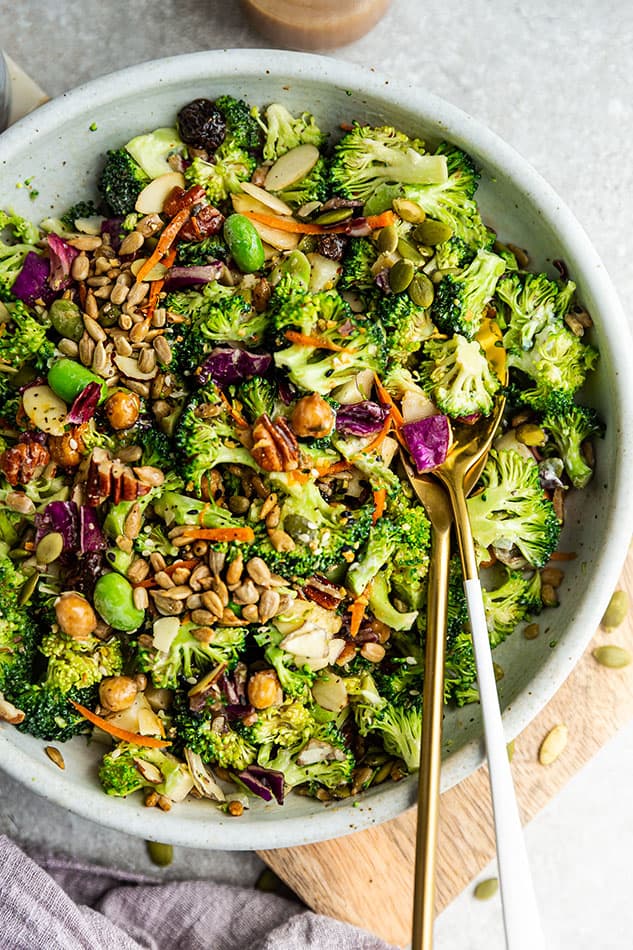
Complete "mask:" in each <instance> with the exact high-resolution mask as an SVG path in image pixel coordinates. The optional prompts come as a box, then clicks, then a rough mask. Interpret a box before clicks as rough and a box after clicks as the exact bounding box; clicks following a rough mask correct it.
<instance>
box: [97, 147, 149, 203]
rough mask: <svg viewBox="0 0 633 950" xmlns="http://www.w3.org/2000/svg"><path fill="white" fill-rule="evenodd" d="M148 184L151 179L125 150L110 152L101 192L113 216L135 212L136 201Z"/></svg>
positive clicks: (103, 173)
mask: <svg viewBox="0 0 633 950" xmlns="http://www.w3.org/2000/svg"><path fill="white" fill-rule="evenodd" d="M148 183H149V177H148V176H147V175H146V174H145V172H144V171H143V169H142V168H141V166H140V165H138V164H137V163H136V162H135V161H134V159H133V158H132V156H131V155H130V153H129V152H127V151H126V150H125V149H124V148H118V149H111V150H110V151H109V152H108V154H107V156H106V161H105V165H104V167H103V171H102V172H101V176H100V178H99V191H100V193H101V195H102V197H103V200H104V201H105V202H106V204H107V206H108V208H109V210H110V212H111V213H112V214H114V215H126V214H130V213H131V212H132V211H134V206H135V204H136V199H137V198H138V196H139V194H140V192H141V191H142V190H143V188H145V186H146V185H147V184H148Z"/></svg>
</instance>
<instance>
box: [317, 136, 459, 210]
mask: <svg viewBox="0 0 633 950" xmlns="http://www.w3.org/2000/svg"><path fill="white" fill-rule="evenodd" d="M446 178H447V166H446V158H445V157H444V156H442V155H427V154H423V146H422V143H421V142H420V141H418V140H413V139H410V138H409V137H408V136H407V135H405V134H404V132H399V131H397V130H396V129H394V128H392V127H390V126H384V127H382V128H372V127H371V126H369V125H355V126H354V128H353V129H352V130H351V132H348V133H347V134H346V135H344V136H343V138H342V139H341V140H340V142H339V143H338V144H337V145H336V146H335V147H334V156H333V159H332V164H331V166H330V183H331V186H332V188H333V190H334V192H335V193H336V194H338V195H342V196H343V197H344V198H352V199H358V200H360V201H367V200H368V199H369V198H371V196H372V194H373V193H374V192H375V191H376V189H377V188H378V187H379V186H380V185H383V184H392V183H395V184H401V185H405V184H407V185H415V184H422V185H426V184H430V183H439V182H445V181H446Z"/></svg>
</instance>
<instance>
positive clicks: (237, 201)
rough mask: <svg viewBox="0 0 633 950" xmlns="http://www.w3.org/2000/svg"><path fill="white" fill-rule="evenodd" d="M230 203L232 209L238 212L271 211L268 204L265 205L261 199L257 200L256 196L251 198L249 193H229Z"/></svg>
mask: <svg viewBox="0 0 633 950" xmlns="http://www.w3.org/2000/svg"><path fill="white" fill-rule="evenodd" d="M231 204H232V205H233V210H234V211H236V212H237V213H238V214H245V213H246V212H248V211H254V212H255V213H256V214H270V213H271V209H270V208H269V207H268V205H265V204H264V203H263V202H262V201H258V200H257V198H252V197H251V196H250V195H243V194H237V195H231Z"/></svg>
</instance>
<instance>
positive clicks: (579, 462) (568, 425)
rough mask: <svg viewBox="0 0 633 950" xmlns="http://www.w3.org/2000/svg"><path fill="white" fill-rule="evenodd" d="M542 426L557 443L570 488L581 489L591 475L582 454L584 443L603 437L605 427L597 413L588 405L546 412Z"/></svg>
mask: <svg viewBox="0 0 633 950" xmlns="http://www.w3.org/2000/svg"><path fill="white" fill-rule="evenodd" d="M542 425H543V428H545V429H546V430H547V431H548V432H549V433H550V435H551V436H552V439H553V440H554V442H555V443H556V447H557V449H558V451H559V452H560V455H561V458H562V460H563V464H564V466H565V471H566V472H567V474H568V475H569V478H570V481H571V483H572V485H573V486H574V488H584V487H585V485H586V484H587V483H588V482H589V480H590V478H591V476H592V475H593V469H592V468H591V466H590V465H589V464H588V462H587V460H586V459H585V457H584V455H583V452H582V445H583V442H586V440H587V439H590V438H591V437H592V436H594V435H599V436H603V435H604V426H603V424H602V423H601V422H600V420H599V418H598V415H597V413H596V412H595V410H593V409H589V408H588V407H587V406H577V405H575V404H572V405H570V406H569V408H568V409H565V410H564V411H561V412H549V413H548V414H547V415H546V416H545V417H544V419H543V422H542Z"/></svg>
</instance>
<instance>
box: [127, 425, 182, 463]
mask: <svg viewBox="0 0 633 950" xmlns="http://www.w3.org/2000/svg"><path fill="white" fill-rule="evenodd" d="M134 444H135V445H140V446H141V448H142V450H143V457H142V460H141V464H142V465H152V466H154V467H155V468H160V469H161V470H162V471H170V470H171V469H173V467H174V452H173V448H172V445H171V441H170V439H169V437H168V436H166V435H165V433H164V432H161V430H160V429H156V428H155V427H154V426H153V425H148V426H144V427H140V426H139V427H138V429H137V430H135V431H134Z"/></svg>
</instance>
